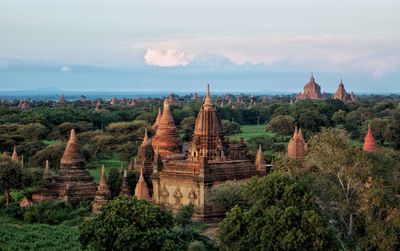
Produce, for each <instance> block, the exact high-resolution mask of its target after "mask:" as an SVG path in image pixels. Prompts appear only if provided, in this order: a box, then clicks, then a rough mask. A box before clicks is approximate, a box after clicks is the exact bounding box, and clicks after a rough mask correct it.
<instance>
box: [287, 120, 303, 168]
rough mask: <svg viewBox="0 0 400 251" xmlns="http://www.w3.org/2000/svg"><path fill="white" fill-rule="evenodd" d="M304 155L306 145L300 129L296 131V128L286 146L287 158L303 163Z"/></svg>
mask: <svg viewBox="0 0 400 251" xmlns="http://www.w3.org/2000/svg"><path fill="white" fill-rule="evenodd" d="M306 153H307V143H306V142H305V140H304V137H303V133H302V131H301V128H300V129H298V128H297V126H296V127H295V129H294V134H293V137H292V138H291V139H290V140H289V144H288V146H287V154H288V157H290V158H294V159H297V160H299V161H304V158H305V156H306Z"/></svg>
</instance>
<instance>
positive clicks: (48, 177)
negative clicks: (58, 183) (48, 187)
mask: <svg viewBox="0 0 400 251" xmlns="http://www.w3.org/2000/svg"><path fill="white" fill-rule="evenodd" d="M52 178H53V177H52V176H51V172H50V165H49V160H46V166H45V168H44V172H43V180H44V181H51V180H52Z"/></svg>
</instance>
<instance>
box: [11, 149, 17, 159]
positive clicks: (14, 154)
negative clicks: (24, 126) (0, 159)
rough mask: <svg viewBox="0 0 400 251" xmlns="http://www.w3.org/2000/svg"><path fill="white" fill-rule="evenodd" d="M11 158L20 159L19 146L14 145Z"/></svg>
mask: <svg viewBox="0 0 400 251" xmlns="http://www.w3.org/2000/svg"><path fill="white" fill-rule="evenodd" d="M11 159H12V160H13V161H18V154H17V146H16V145H14V149H13V153H12V155H11Z"/></svg>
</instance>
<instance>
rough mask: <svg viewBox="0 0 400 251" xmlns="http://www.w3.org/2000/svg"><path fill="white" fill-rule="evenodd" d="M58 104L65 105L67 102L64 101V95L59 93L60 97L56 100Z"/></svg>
mask: <svg viewBox="0 0 400 251" xmlns="http://www.w3.org/2000/svg"><path fill="white" fill-rule="evenodd" d="M58 103H60V104H65V103H67V100H66V99H65V97H64V93H61V96H60V98H59V99H58Z"/></svg>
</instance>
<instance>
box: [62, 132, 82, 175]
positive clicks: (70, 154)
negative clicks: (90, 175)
mask: <svg viewBox="0 0 400 251" xmlns="http://www.w3.org/2000/svg"><path fill="white" fill-rule="evenodd" d="M61 165H74V166H77V167H83V166H84V165H85V158H84V156H83V154H82V153H81V151H80V149H79V145H78V139H77V137H76V134H75V129H71V132H70V136H69V140H68V143H67V147H66V148H65V151H64V154H63V156H62V158H61Z"/></svg>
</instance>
